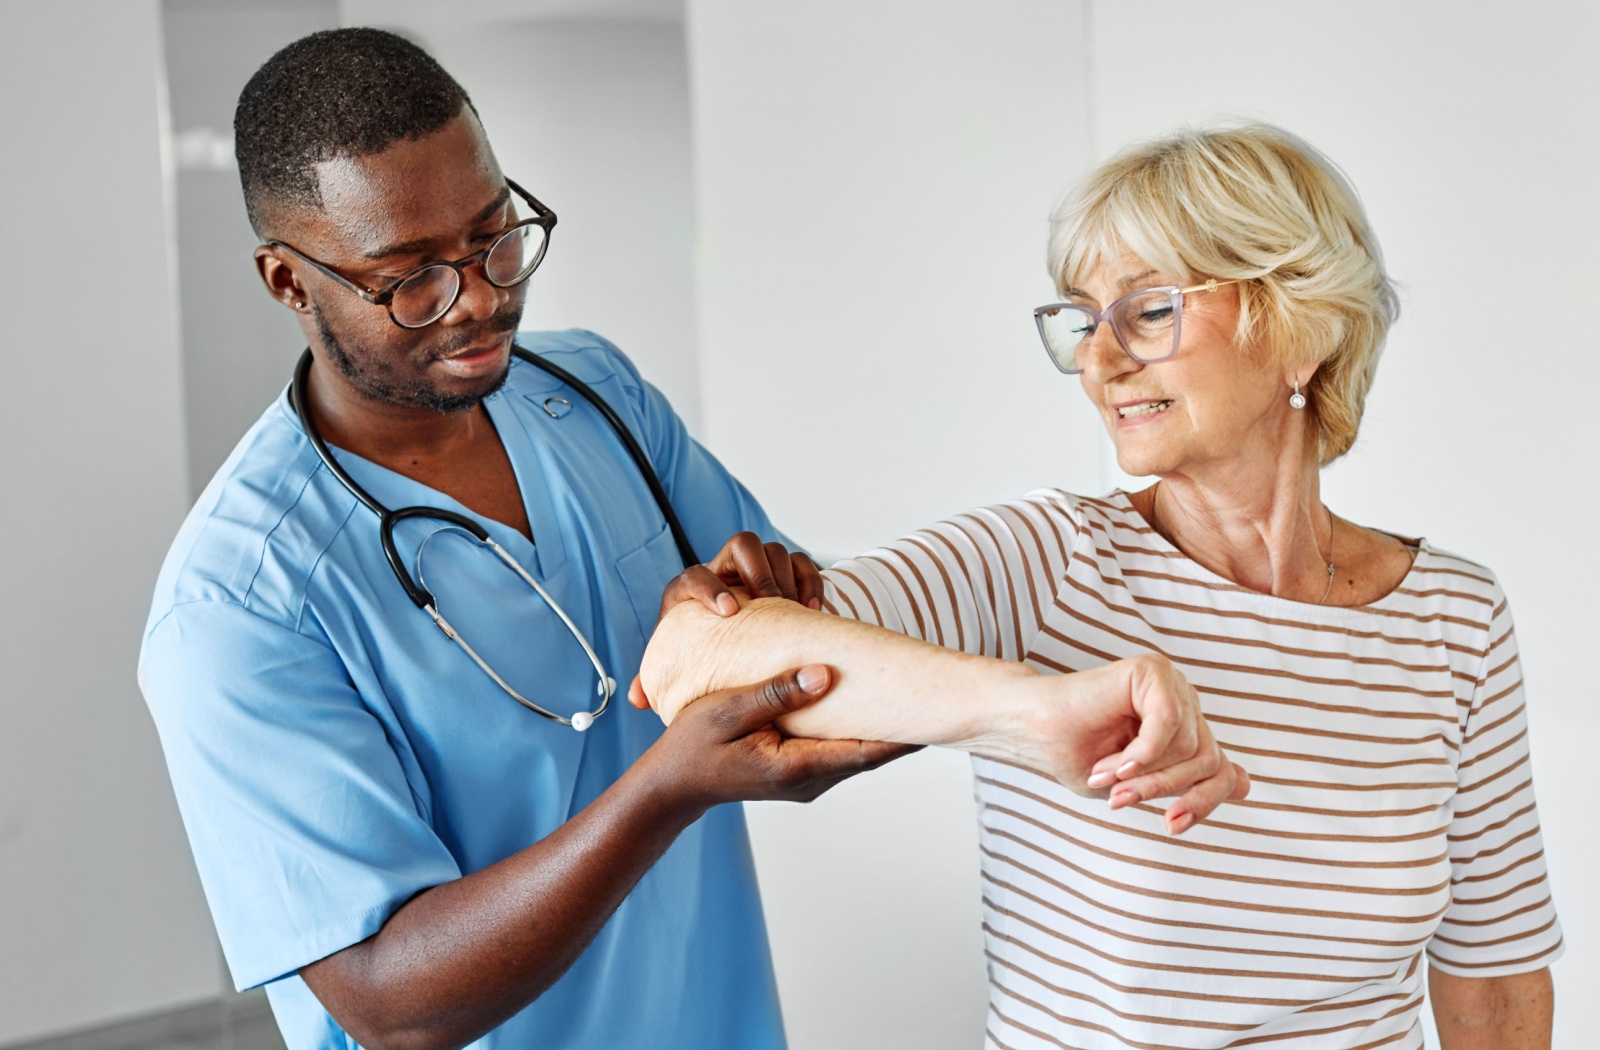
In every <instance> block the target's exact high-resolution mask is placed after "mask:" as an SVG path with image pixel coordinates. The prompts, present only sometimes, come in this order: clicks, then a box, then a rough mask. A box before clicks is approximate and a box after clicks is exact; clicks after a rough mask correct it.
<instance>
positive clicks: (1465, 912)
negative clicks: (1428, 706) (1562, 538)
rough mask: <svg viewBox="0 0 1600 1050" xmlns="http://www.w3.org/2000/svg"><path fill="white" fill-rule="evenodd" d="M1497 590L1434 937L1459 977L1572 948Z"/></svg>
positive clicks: (1510, 631) (1466, 725)
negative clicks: (1558, 903) (1444, 899)
mask: <svg viewBox="0 0 1600 1050" xmlns="http://www.w3.org/2000/svg"><path fill="white" fill-rule="evenodd" d="M1495 590H1496V595H1495V596H1496V599H1497V601H1498V604H1497V605H1496V606H1495V609H1494V613H1493V616H1492V618H1491V621H1490V626H1489V633H1488V636H1487V638H1488V648H1487V651H1486V652H1485V654H1484V658H1483V662H1482V668H1481V671H1480V673H1479V675H1478V679H1477V681H1476V683H1475V684H1474V685H1473V686H1472V688H1471V695H1470V698H1469V699H1468V700H1467V703H1466V709H1465V712H1464V720H1463V725H1462V743H1461V755H1460V761H1459V765H1458V766H1457V776H1458V779H1459V782H1460V787H1459V788H1458V790H1457V792H1456V796H1455V808H1454V813H1453V815H1452V818H1451V822H1450V832H1449V848H1450V864H1451V869H1452V870H1451V895H1452V900H1451V903H1450V907H1449V910H1448V911H1446V913H1445V916H1444V919H1443V921H1442V922H1441V923H1440V924H1439V929H1438V931H1437V932H1436V933H1435V935H1434V937H1433V940H1432V941H1431V942H1430V943H1429V945H1428V958H1429V963H1430V965H1432V966H1435V967H1437V968H1438V969H1440V970H1442V971H1443V972H1445V973H1448V974H1453V975H1455V976H1458V977H1503V976H1508V975H1511V974H1517V973H1525V972H1528V971H1531V970H1537V969H1539V968H1541V967H1543V966H1546V965H1548V964H1549V963H1551V962H1552V961H1554V960H1555V959H1556V958H1557V957H1558V956H1559V955H1560V954H1561V949H1562V939H1561V926H1560V923H1559V922H1557V920H1556V911H1555V904H1554V901H1553V900H1552V899H1551V894H1550V880H1549V877H1548V875H1547V873H1546V871H1545V859H1544V843H1543V840H1542V838H1541V837H1540V832H1539V813H1538V809H1537V807H1536V806H1535V804H1534V796H1533V766H1532V763H1531V761H1530V757H1529V752H1528V715H1527V706H1526V702H1525V697H1524V694H1523V681H1522V666H1521V663H1520V661H1519V660H1518V658H1517V640H1516V631H1515V629H1514V628H1513V627H1512V623H1511V611H1510V609H1509V608H1508V606H1507V604H1506V602H1505V600H1504V596H1503V595H1502V594H1500V593H1499V588H1498V586H1497V587H1496V589H1495Z"/></svg>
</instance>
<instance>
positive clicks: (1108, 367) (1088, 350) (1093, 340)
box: [1078, 322, 1144, 386]
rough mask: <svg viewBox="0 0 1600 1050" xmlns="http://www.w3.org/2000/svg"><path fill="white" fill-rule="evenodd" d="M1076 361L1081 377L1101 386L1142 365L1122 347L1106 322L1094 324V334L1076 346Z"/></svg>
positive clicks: (1137, 369) (1135, 370) (1134, 370)
mask: <svg viewBox="0 0 1600 1050" xmlns="http://www.w3.org/2000/svg"><path fill="white" fill-rule="evenodd" d="M1078 361H1079V362H1080V364H1081V365H1082V366H1083V377H1084V378H1085V379H1087V380H1089V381H1090V382H1092V383H1099V384H1101V385H1102V386H1104V385H1105V384H1106V383H1109V382H1111V381H1112V380H1113V379H1116V378H1118V377H1119V376H1124V375H1127V374H1128V373H1129V372H1137V371H1139V369H1141V368H1143V367H1144V365H1142V364H1141V363H1139V362H1138V361H1135V360H1134V359H1133V358H1131V357H1129V356H1128V352H1127V351H1126V350H1124V349H1122V344H1121V343H1119V342H1118V341H1117V334H1116V333H1115V332H1113V331H1112V330H1111V325H1110V324H1108V323H1106V322H1101V323H1100V324H1098V325H1095V329H1094V334H1093V335H1091V336H1090V337H1089V338H1088V339H1087V340H1085V341H1084V343H1083V344H1082V345H1080V346H1079V347H1078Z"/></svg>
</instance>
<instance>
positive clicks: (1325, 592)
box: [1150, 483, 1339, 605]
mask: <svg viewBox="0 0 1600 1050" xmlns="http://www.w3.org/2000/svg"><path fill="white" fill-rule="evenodd" d="M1156 491H1157V492H1159V491H1160V484H1159V483H1157V486H1156ZM1323 509H1324V510H1326V511H1327V512H1328V561H1327V566H1328V586H1326V587H1324V588H1323V589H1322V597H1321V598H1320V599H1319V600H1318V601H1317V604H1318V605H1327V604H1328V596H1329V595H1331V594H1332V593H1333V578H1334V576H1336V575H1337V574H1338V571H1339V570H1338V569H1335V568H1334V567H1333V508H1332V507H1329V506H1327V505H1326V504H1324V505H1323ZM1160 517H1161V515H1160V513H1159V512H1158V511H1157V510H1156V497H1155V494H1154V493H1152V494H1151V496H1150V527H1151V528H1153V529H1155V530H1156V532H1157V534H1159V535H1160V536H1161V537H1163V538H1164V539H1165V540H1166V541H1167V542H1168V543H1170V544H1172V545H1173V546H1174V547H1177V548H1178V550H1180V551H1181V550H1182V549H1183V548H1181V547H1178V541H1177V540H1175V539H1173V538H1172V537H1171V536H1168V535H1167V533H1166V530H1165V529H1163V528H1162V527H1161V521H1160ZM1311 542H1312V543H1316V542H1317V539H1316V537H1315V536H1313V537H1312V538H1311ZM1317 557H1319V558H1320V557H1322V552H1321V551H1320V550H1319V551H1317Z"/></svg>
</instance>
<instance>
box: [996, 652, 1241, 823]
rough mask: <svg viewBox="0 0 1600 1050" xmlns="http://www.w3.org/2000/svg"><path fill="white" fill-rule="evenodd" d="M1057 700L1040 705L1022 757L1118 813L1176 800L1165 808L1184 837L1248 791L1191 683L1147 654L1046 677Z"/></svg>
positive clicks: (1051, 698) (1045, 682) (1027, 731)
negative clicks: (1214, 734) (1106, 802)
mask: <svg viewBox="0 0 1600 1050" xmlns="http://www.w3.org/2000/svg"><path fill="white" fill-rule="evenodd" d="M1039 682H1040V685H1041V687H1042V688H1045V689H1048V690H1049V691H1050V692H1051V693H1052V694H1053V695H1051V696H1049V697H1048V698H1046V699H1045V700H1044V701H1043V702H1040V703H1036V704H1035V705H1034V706H1033V708H1032V713H1031V716H1030V719H1029V721H1030V722H1031V723H1032V724H1031V725H1030V726H1028V728H1026V729H1024V731H1023V732H1022V734H1021V736H1020V739H1021V741H1022V744H1023V748H1024V750H1023V752H1022V753H1021V754H1019V755H1018V758H1019V759H1020V760H1021V761H1023V762H1025V763H1027V764H1029V765H1032V766H1033V767H1034V768H1037V769H1041V770H1043V771H1045V772H1048V773H1050V775H1052V776H1054V777H1055V778H1056V779H1057V780H1059V781H1060V782H1061V783H1062V784H1064V785H1066V786H1067V787H1068V788H1070V789H1072V790H1073V791H1076V792H1077V793H1079V794H1081V795H1091V794H1098V795H1101V796H1102V797H1107V798H1109V800H1110V803H1111V808H1112V809H1121V808H1123V807H1124V806H1131V805H1133V804H1135V803H1138V802H1146V801H1149V800H1151V799H1156V798H1166V797H1170V796H1172V795H1177V796H1179V797H1178V800H1177V801H1176V802H1174V803H1173V804H1172V805H1171V806H1169V807H1168V808H1167V811H1166V822H1167V831H1168V833H1169V834H1173V835H1178V834H1182V833H1183V832H1185V831H1187V830H1188V829H1189V828H1191V827H1193V826H1194V824H1195V823H1196V822H1198V821H1200V820H1203V819H1204V818H1205V817H1206V816H1208V815H1209V814H1210V813H1211V811H1212V810H1214V809H1216V808H1217V806H1219V805H1221V804H1222V803H1223V802H1226V801H1236V800H1238V799H1242V798H1244V797H1245V795H1246V794H1248V793H1249V791H1250V777H1249V774H1247V773H1246V772H1245V771H1244V770H1243V769H1242V768H1240V767H1239V766H1236V765H1234V764H1233V763H1232V762H1230V761H1229V760H1228V757H1227V755H1225V754H1223V752H1222V748H1221V747H1219V746H1218V745H1217V742H1216V740H1215V738H1213V737H1212V735H1211V727H1210V726H1209V725H1207V724H1206V720H1205V717H1204V716H1203V715H1202V714H1201V712H1200V700H1199V697H1198V696H1196V695H1195V691H1194V687H1193V686H1191V685H1190V684H1189V681H1188V679H1186V678H1184V676H1183V674H1182V673H1181V672H1180V671H1179V670H1178V669H1177V668H1176V667H1174V666H1173V665H1172V662H1171V661H1169V660H1167V659H1166V658H1165V657H1161V656H1155V655H1148V656H1137V657H1133V658H1131V659H1127V660H1118V661H1116V662H1115V663H1109V664H1105V665H1104V666H1101V667H1096V668H1092V669H1090V670H1087V671H1079V672H1076V673H1075V674H1070V675H1047V676H1042V677H1041V678H1040V679H1039Z"/></svg>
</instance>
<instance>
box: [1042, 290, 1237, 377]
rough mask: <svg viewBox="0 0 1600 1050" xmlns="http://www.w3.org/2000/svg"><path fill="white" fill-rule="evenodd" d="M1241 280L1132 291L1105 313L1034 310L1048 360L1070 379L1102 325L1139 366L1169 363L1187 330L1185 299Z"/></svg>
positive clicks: (1083, 307) (1076, 306)
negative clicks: (1185, 327) (1184, 316)
mask: <svg viewBox="0 0 1600 1050" xmlns="http://www.w3.org/2000/svg"><path fill="white" fill-rule="evenodd" d="M1238 283H1239V282H1238V281H1218V280H1216V279H1212V280H1209V281H1207V282H1206V283H1205V284H1196V285H1192V286H1190V287H1188V288H1179V287H1177V286H1176V285H1167V286H1164V287H1161V288H1141V289H1139V290H1138V291H1137V292H1129V293H1128V294H1127V295H1124V296H1123V297H1122V298H1120V299H1117V300H1116V301H1114V302H1113V303H1112V304H1111V305H1110V306H1107V307H1106V308H1105V309H1104V310H1096V309H1095V308H1094V307H1092V306H1089V305H1087V304H1086V303H1073V302H1066V303H1049V304H1047V305H1045V306H1041V307H1039V308H1038V309H1037V310H1035V311H1033V322H1034V324H1036V325H1037V326H1038V328H1039V338H1040V339H1042V340H1044V348H1045V350H1047V351H1049V353H1050V360H1051V361H1052V362H1054V363H1055V366H1056V367H1057V368H1059V369H1060V370H1061V371H1063V372H1065V373H1067V374H1068V375H1077V374H1078V373H1079V372H1082V371H1083V370H1084V367H1085V365H1086V363H1087V356H1088V350H1089V345H1090V343H1092V342H1093V341H1094V333H1095V330H1096V329H1097V328H1098V327H1099V326H1100V325H1101V324H1107V325H1110V326H1111V333H1112V334H1113V335H1115V336H1116V337H1117V344H1118V345H1119V346H1121V347H1122V349H1123V351H1124V352H1125V353H1126V354H1127V355H1128V356H1129V357H1131V358H1133V359H1134V360H1135V361H1138V362H1139V363H1140V364H1146V365H1148V364H1153V363H1155V362H1157V361H1165V360H1166V359H1167V358H1169V357H1172V356H1173V355H1174V354H1176V353H1177V352H1178V339H1179V336H1180V334H1181V331H1182V328H1183V297H1184V296H1185V295H1187V294H1189V293H1190V292H1213V291H1216V290H1217V289H1218V288H1221V287H1223V286H1224V285H1229V284H1238Z"/></svg>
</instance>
